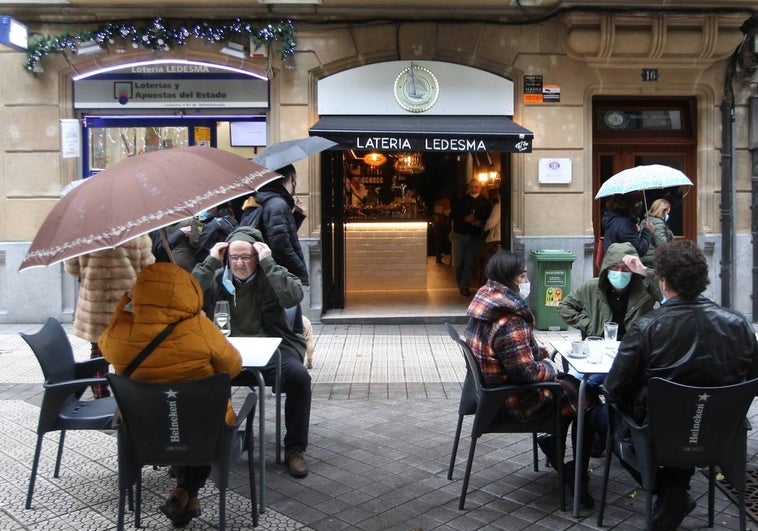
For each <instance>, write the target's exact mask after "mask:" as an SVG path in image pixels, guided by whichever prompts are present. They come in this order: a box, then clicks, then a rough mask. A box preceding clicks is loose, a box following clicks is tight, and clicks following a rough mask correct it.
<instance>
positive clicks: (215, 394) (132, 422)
mask: <svg viewBox="0 0 758 531" xmlns="http://www.w3.org/2000/svg"><path fill="white" fill-rule="evenodd" d="M108 380H109V381H110V384H111V388H112V389H113V393H114V394H115V396H116V401H117V402H118V406H119V417H120V420H119V421H118V424H117V428H118V490H119V498H118V529H119V530H121V529H123V528H124V511H125V502H126V497H127V495H128V494H129V493H130V491H131V489H132V487H133V486H134V485H136V494H135V504H134V506H135V508H134V526H135V527H139V526H140V511H141V501H142V467H143V466H144V465H190V466H201V465H212V466H213V474H212V475H213V479H214V482H215V484H216V487H217V488H218V489H219V492H220V493H219V529H221V530H223V529H225V524H226V489H227V487H228V484H229V467H230V465H231V464H232V462H233V460H234V459H235V458H236V457H237V456H238V455H239V453H240V452H241V451H242V450H244V449H247V451H248V459H247V463H248V475H249V481H250V502H251V505H252V520H253V527H255V526H257V525H258V509H257V506H256V492H255V470H254V467H253V458H252V456H253V452H254V442H253V429H252V427H253V420H254V417H255V404H256V395H255V393H249V394H248V395H247V397H246V398H245V401H244V403H243V404H242V407H241V408H240V410H239V412H238V413H237V420H236V422H235V423H234V424H233V425H228V424H227V423H226V410H227V403H228V401H229V396H230V378H229V374H227V373H218V374H215V375H213V376H209V377H207V378H202V379H200V380H194V381H191V382H166V383H156V382H143V381H139V380H132V379H130V378H127V377H124V376H119V375H115V374H109V375H108ZM243 421H246V422H245V431H244V440H243V441H239V437H238V436H237V432H238V430H239V427H240V425H241V424H242V422H243ZM240 443H242V444H243V446H242V447H240V446H238V445H239V444H240Z"/></svg>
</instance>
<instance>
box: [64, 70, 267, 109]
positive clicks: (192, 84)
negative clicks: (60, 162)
mask: <svg viewBox="0 0 758 531" xmlns="http://www.w3.org/2000/svg"><path fill="white" fill-rule="evenodd" d="M268 92H269V86H268V80H267V79H265V78H262V77H261V76H259V75H256V74H254V73H252V72H246V71H243V70H240V69H235V68H229V67H225V66H223V65H213V64H208V63H200V62H193V61H184V62H179V61H160V60H159V61H151V62H144V63H132V64H128V65H121V66H119V67H115V68H110V69H103V70H101V71H95V72H92V73H89V74H87V75H84V76H77V77H75V78H74V108H75V109H182V108H209V109H214V108H216V109H217V108H246V109H250V108H255V109H267V108H268V106H269V93H268Z"/></svg>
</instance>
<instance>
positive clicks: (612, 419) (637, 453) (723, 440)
mask: <svg viewBox="0 0 758 531" xmlns="http://www.w3.org/2000/svg"><path fill="white" fill-rule="evenodd" d="M756 394H758V379H754V380H749V381H747V382H743V383H739V384H735V385H727V386H722V387H694V386H689V385H682V384H678V383H675V382H672V381H669V380H664V379H663V378H658V377H656V378H651V379H650V381H649V382H648V398H647V400H648V410H647V420H646V422H645V423H643V424H642V425H640V424H638V423H637V422H635V421H634V419H633V418H631V417H630V416H629V415H627V414H626V413H624V412H623V411H621V409H620V408H619V407H618V405H616V404H614V403H612V402H610V401H609V400H607V401H606V402H607V403H608V404H609V407H608V436H607V438H606V441H607V442H606V458H605V469H604V472H603V487H602V491H601V494H600V510H599V512H598V518H597V524H598V526H602V525H603V515H604V512H605V500H606V495H607V490H608V476H609V472H610V466H611V458H612V454H616V455H617V456H618V457H619V458H620V459H623V461H624V462H625V463H626V464H627V465H629V466H630V467H631V468H633V469H634V470H636V471H637V472H638V473H639V475H640V477H641V480H642V488H644V489H645V490H646V491H647V494H646V505H647V521H646V529H648V530H650V529H652V512H653V511H652V507H653V491H654V490H655V479H656V471H657V470H658V467H661V466H667V467H676V468H695V467H708V527H713V512H714V511H713V497H714V472H715V466H717V465H718V466H719V467H720V468H721V471H722V472H723V473H724V474H725V476H726V477H727V478H728V479H729V481H730V482H731V484H732V485H733V486H735V487H736V488H737V492H738V499H739V511H740V529H742V530H743V531H744V529H745V468H746V459H747V430H748V429H749V428H750V426H749V423H748V422H747V419H746V417H745V415H746V414H747V411H748V409H749V408H750V404H751V403H752V401H753V397H754V396H755V395H756ZM655 404H659V405H660V404H666V407H655ZM696 421H699V424H698V422H696ZM619 434H620V435H619ZM627 434H628V435H627Z"/></svg>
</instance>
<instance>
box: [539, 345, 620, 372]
mask: <svg viewBox="0 0 758 531" xmlns="http://www.w3.org/2000/svg"><path fill="white" fill-rule="evenodd" d="M606 343H608V345H606V346H605V347H604V348H603V358H602V360H601V361H600V363H590V362H589V361H587V358H586V357H585V358H574V357H572V356H571V341H564V340H555V341H551V342H550V344H551V345H553V348H555V350H557V351H558V352H560V354H561V356H563V358H564V359H565V360H566V361H567V362H568V364H569V365H571V367H572V368H573V369H574V370H575V371H577V372H580V373H582V374H607V373H608V371H610V370H611V366H612V365H613V360H614V359H615V357H616V352H617V351H618V346H619V342H618V341H608V342H606Z"/></svg>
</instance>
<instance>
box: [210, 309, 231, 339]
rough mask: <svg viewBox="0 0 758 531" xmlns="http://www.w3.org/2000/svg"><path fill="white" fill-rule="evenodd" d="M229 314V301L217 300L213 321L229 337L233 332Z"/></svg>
mask: <svg viewBox="0 0 758 531" xmlns="http://www.w3.org/2000/svg"><path fill="white" fill-rule="evenodd" d="M230 319H231V316H230V315H229V301H217V302H216V308H215V309H214V311H213V322H214V323H216V326H218V327H219V328H220V329H221V333H222V334H224V335H225V336H227V337H229V334H231V333H232V327H231V322H230Z"/></svg>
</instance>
